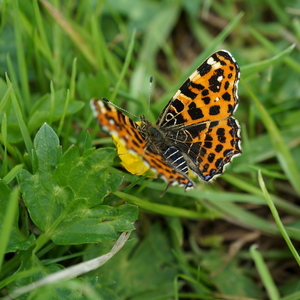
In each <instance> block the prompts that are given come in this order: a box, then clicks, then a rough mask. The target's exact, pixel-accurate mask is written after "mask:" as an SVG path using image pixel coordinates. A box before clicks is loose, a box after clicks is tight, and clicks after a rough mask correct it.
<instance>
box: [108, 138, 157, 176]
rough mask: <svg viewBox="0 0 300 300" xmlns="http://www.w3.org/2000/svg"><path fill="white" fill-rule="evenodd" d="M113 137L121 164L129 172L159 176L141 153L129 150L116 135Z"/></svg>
mask: <svg viewBox="0 0 300 300" xmlns="http://www.w3.org/2000/svg"><path fill="white" fill-rule="evenodd" d="M112 138H113V142H114V144H115V145H116V147H117V152H118V155H119V157H120V159H121V161H122V163H121V164H122V166H123V167H124V168H125V169H126V170H127V171H128V172H130V173H131V174H134V175H147V176H148V177H151V178H156V177H157V175H156V174H155V173H154V172H153V171H151V170H150V169H149V167H148V166H147V165H145V162H144V160H143V159H142V157H141V156H140V155H138V154H134V153H132V152H129V150H128V149H127V148H126V147H125V145H124V144H123V143H122V141H121V140H120V139H119V138H118V137H117V136H116V135H112ZM146 173H147V174H146ZM148 173H149V174H148Z"/></svg>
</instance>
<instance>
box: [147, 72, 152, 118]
mask: <svg viewBox="0 0 300 300" xmlns="http://www.w3.org/2000/svg"><path fill="white" fill-rule="evenodd" d="M152 82H153V77H152V76H151V77H150V80H149V97H148V111H147V115H148V116H149V115H150V103H151V92H152Z"/></svg>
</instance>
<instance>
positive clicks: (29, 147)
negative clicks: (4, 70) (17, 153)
mask: <svg viewBox="0 0 300 300" xmlns="http://www.w3.org/2000/svg"><path fill="white" fill-rule="evenodd" d="M6 80H7V83H8V84H10V81H9V78H8V76H6ZM11 99H12V103H13V107H14V110H15V114H16V117H17V120H18V124H19V127H20V130H21V133H22V136H23V139H24V143H25V146H26V149H27V153H28V154H29V157H30V160H31V159H32V152H31V151H32V149H33V144H32V140H31V138H30V134H29V132H28V128H27V126H26V124H25V121H24V119H23V115H22V112H21V108H20V105H19V102H18V100H17V98H16V95H15V93H14V91H13V90H12V92H11ZM31 161H32V160H31Z"/></svg>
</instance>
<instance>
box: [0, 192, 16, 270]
mask: <svg viewBox="0 0 300 300" xmlns="http://www.w3.org/2000/svg"><path fill="white" fill-rule="evenodd" d="M18 200H19V188H18V187H15V188H14V189H13V190H12V192H11V194H10V197H9V200H8V201H9V204H8V206H7V210H6V212H5V217H4V220H3V225H2V230H1V235H0V241H1V243H0V273H1V268H2V263H3V258H4V255H5V249H6V246H7V242H8V239H9V236H10V233H11V228H12V226H13V222H14V219H15V215H16V213H17V209H18Z"/></svg>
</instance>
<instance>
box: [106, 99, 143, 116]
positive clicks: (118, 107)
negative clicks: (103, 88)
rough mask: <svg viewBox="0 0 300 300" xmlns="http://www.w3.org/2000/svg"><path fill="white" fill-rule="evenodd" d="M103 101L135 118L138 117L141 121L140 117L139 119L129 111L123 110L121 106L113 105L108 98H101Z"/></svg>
mask: <svg viewBox="0 0 300 300" xmlns="http://www.w3.org/2000/svg"><path fill="white" fill-rule="evenodd" d="M101 100H103V101H105V102H107V103H109V104H110V105H112V106H114V107H116V108H117V109H119V110H122V111H124V112H126V113H127V114H129V115H132V116H133V117H136V118H138V119H139V117H138V116H137V115H135V114H133V113H131V112H130V111H128V110H126V109H124V108H122V107H121V106H118V105H116V104H114V103H112V102H111V101H109V100H108V99H106V98H104V97H103V98H101Z"/></svg>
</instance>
